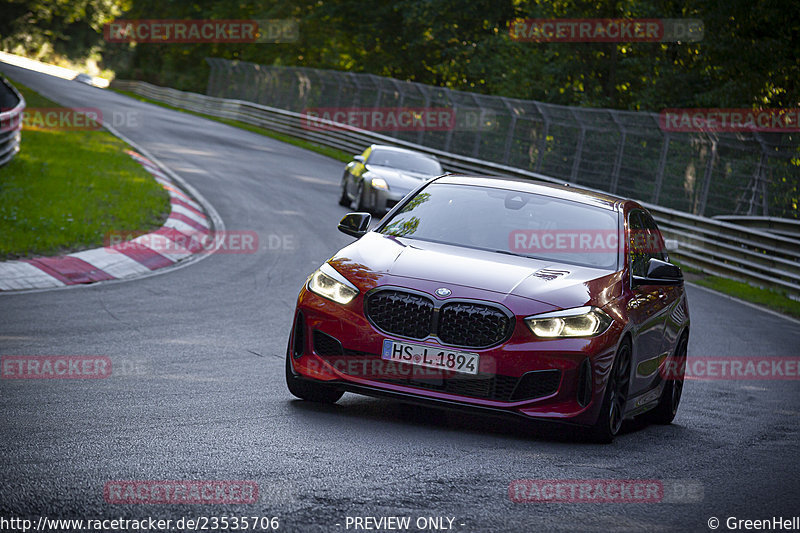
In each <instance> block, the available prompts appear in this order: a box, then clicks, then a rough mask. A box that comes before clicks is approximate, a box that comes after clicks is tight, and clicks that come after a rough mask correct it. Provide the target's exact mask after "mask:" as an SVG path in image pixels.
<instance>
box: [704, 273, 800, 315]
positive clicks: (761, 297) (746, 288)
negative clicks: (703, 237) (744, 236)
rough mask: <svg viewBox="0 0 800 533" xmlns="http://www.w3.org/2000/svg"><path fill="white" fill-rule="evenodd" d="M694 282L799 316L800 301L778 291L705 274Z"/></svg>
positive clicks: (780, 311)
mask: <svg viewBox="0 0 800 533" xmlns="http://www.w3.org/2000/svg"><path fill="white" fill-rule="evenodd" d="M694 283H697V284H698V285H702V286H703V287H708V288H709V289H714V290H715V291H719V292H721V293H724V294H728V295H730V296H734V297H736V298H739V299H741V300H745V301H747V302H752V303H754V304H758V305H763V306H764V307H768V308H770V309H773V310H775V311H778V312H779V313H783V314H786V315H789V316H793V317H795V318H800V302H798V301H795V300H792V299H790V298H789V297H787V296H786V295H785V294H783V293H780V292H778V291H774V290H770V289H762V288H759V287H753V286H752V285H748V284H747V283H742V282H741V281H735V280H732V279H727V278H721V277H719V276H705V277H703V278H701V279H699V280H696V281H695V282H694Z"/></svg>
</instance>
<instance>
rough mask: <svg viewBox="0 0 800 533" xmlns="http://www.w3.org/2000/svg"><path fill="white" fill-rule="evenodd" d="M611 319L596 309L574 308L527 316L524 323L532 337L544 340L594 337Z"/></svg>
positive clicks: (588, 307) (606, 327)
mask: <svg viewBox="0 0 800 533" xmlns="http://www.w3.org/2000/svg"><path fill="white" fill-rule="evenodd" d="M611 322H612V320H611V317H609V316H608V315H607V314H605V313H604V312H603V310H601V309H599V308H597V307H590V306H587V307H576V308H574V309H565V310H563V311H554V312H552V313H542V314H541V315H534V316H529V317H528V318H526V319H525V323H526V324H528V327H529V328H530V329H531V331H532V332H533V334H534V335H536V336H537V337H542V338H545V339H555V338H561V337H594V336H596V335H600V334H601V333H603V332H604V331H605V330H607V329H608V327H609V326H610V325H611Z"/></svg>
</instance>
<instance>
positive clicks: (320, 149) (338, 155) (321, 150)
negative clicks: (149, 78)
mask: <svg viewBox="0 0 800 533" xmlns="http://www.w3.org/2000/svg"><path fill="white" fill-rule="evenodd" d="M112 90H114V91H116V92H118V93H120V94H124V95H125V96H129V97H130V98H134V99H136V100H139V101H141V102H147V103H149V104H155V105H158V106H161V107H166V108H167V109H173V110H175V111H180V112H181V113H189V114H190V115H195V116H198V117H203V118H207V119H209V120H214V121H216V122H221V123H223V124H227V125H229V126H234V127H236V128H241V129H243V130H247V131H251V132H253V133H258V134H259V135H264V136H266V137H271V138H273V139H275V140H278V141H281V142H285V143H288V144H292V145H294V146H298V147H300V148H303V149H305V150H310V151H312V152H316V153H318V154H322V155H324V156H327V157H330V158H332V159H336V160H337V161H341V162H343V163H349V162H350V161H351V160H352V159H353V154H351V153H349V152H345V151H343V150H338V149H336V148H331V147H329V146H323V145H321V144H317V143H313V142H310V141H307V140H305V139H300V138H298V137H293V136H291V135H286V134H284V133H279V132H277V131H273V130H268V129H266V128H261V127H258V126H253V125H252V124H248V123H246V122H240V121H238V120H230V119H227V118H219V117H215V116H212V115H206V114H204V113H198V112H196V111H189V110H188V109H182V108H180V107H175V106H172V105H169V104H165V103H162V102H159V101H158V100H153V99H150V98H146V97H144V96H139V95H138V94H136V93H132V92H130V91H121V90H119V89H113V88H112Z"/></svg>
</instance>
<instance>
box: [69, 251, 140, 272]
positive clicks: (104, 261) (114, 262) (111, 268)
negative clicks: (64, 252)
mask: <svg viewBox="0 0 800 533" xmlns="http://www.w3.org/2000/svg"><path fill="white" fill-rule="evenodd" d="M69 255H70V256H72V257H77V258H78V259H81V260H83V261H86V262H87V263H89V264H90V265H92V266H93V267H95V268H99V269H100V270H102V271H104V272H107V273H108V274H109V275H111V276H114V277H115V278H127V277H130V276H135V275H136V274H143V273H145V272H150V269H149V268H147V267H146V266H144V265H143V264H141V263H140V262H138V261H136V260H134V259H131V258H130V257H128V256H127V255H125V254H123V253H122V252H118V251H117V250H114V249H113V248H95V249H94V250H85V251H83V252H77V253H74V254H69Z"/></svg>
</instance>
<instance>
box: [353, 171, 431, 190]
mask: <svg viewBox="0 0 800 533" xmlns="http://www.w3.org/2000/svg"><path fill="white" fill-rule="evenodd" d="M367 170H368V171H369V173H370V174H371V175H373V176H375V177H378V178H383V179H385V180H386V183H388V184H389V187H395V188H398V189H408V190H411V189H413V188H414V187H416V186H418V185H419V184H420V183H422V182H423V181H425V180H429V179H431V178H434V177H435V176H433V175H431V174H421V173H419V172H411V171H408V170H398V169H396V168H389V167H381V166H376V165H367Z"/></svg>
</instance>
